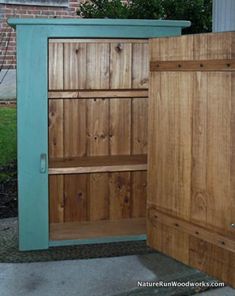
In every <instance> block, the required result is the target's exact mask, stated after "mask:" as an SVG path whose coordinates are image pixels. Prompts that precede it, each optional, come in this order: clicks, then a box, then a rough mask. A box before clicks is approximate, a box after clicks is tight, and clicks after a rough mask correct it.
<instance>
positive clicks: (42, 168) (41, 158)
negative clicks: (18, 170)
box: [40, 153, 47, 174]
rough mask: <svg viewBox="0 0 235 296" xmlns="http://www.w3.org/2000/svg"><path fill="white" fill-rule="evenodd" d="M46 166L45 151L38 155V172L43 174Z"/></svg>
mask: <svg viewBox="0 0 235 296" xmlns="http://www.w3.org/2000/svg"><path fill="white" fill-rule="evenodd" d="M46 168H47V155H46V153H42V154H41V155H40V173H41V174H45V173H46Z"/></svg>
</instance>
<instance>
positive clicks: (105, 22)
mask: <svg viewBox="0 0 235 296" xmlns="http://www.w3.org/2000/svg"><path fill="white" fill-rule="evenodd" d="M8 24H9V25H10V26H12V27H15V26H17V25H31V26H35V25H50V26H51V25H53V26H54V25H59V26H87V25H88V26H97V25H98V26H128V27H133V26H138V27H181V28H184V27H189V26H190V25H191V22H190V21H183V20H182V21H174V20H142V19H79V18H73V19H71V18H70V19H69V18H68V19H54V18H52V19H45V18H38V19H37V18H36V19H35V18H25V19H22V18H10V19H8Z"/></svg>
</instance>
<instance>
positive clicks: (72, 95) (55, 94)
mask: <svg viewBox="0 0 235 296" xmlns="http://www.w3.org/2000/svg"><path fill="white" fill-rule="evenodd" d="M48 98H49V99H91V98H109V99H111V98H148V89H116V90H115V89H90V90H82V89H81V90H60V91H56V90H50V91H49V92H48Z"/></svg>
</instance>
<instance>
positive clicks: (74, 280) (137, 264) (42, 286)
mask: <svg viewBox="0 0 235 296" xmlns="http://www.w3.org/2000/svg"><path fill="white" fill-rule="evenodd" d="M159 258H160V259H159ZM170 261H171V264H169V262H170ZM195 273H196V274H197V273H200V272H199V271H195V270H193V269H191V268H189V267H187V266H185V265H182V264H180V263H178V262H176V261H173V260H172V259H170V258H168V257H166V256H164V257H162V259H161V257H158V261H156V254H148V255H141V256H124V257H114V258H102V259H88V260H73V261H57V262H43V263H18V264H15V263H1V264H0V295H1V296H54V295H55V296H65V295H69V296H114V295H126V296H127V295H129V293H131V295H135V290H136V289H137V281H138V280H142V281H156V280H158V279H162V280H165V281H170V280H172V279H179V278H184V277H187V276H190V275H193V274H195ZM145 289H146V288H141V290H142V291H143V292H142V291H141V293H137V294H136V295H147V296H149V293H147V294H145ZM133 292H134V293H133ZM146 292H147V290H146ZM151 295H152V294H151ZM153 295H175V294H172V291H171V292H166V293H165V294H162V292H161V293H160V294H159V293H158V292H157V291H156V294H153ZM177 295H179V294H177ZM183 295H185V294H183ZM187 295H188V294H187ZM190 295H192V294H190ZM197 295H198V294H197ZM200 295H203V296H212V295H213V296H219V295H221V296H235V290H234V289H231V288H229V287H225V288H222V289H214V290H211V291H208V292H206V293H202V294H200Z"/></svg>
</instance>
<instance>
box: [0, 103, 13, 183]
mask: <svg viewBox="0 0 235 296" xmlns="http://www.w3.org/2000/svg"><path fill="white" fill-rule="evenodd" d="M14 160H16V108H9V107H0V167H2V166H5V165H8V164H9V163H11V162H12V161H14ZM9 177H10V176H9V174H8V172H2V173H0V181H2V180H5V179H8V178H9Z"/></svg>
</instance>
